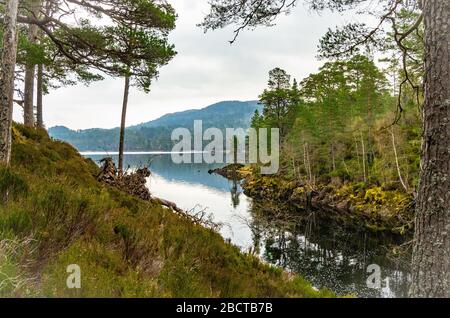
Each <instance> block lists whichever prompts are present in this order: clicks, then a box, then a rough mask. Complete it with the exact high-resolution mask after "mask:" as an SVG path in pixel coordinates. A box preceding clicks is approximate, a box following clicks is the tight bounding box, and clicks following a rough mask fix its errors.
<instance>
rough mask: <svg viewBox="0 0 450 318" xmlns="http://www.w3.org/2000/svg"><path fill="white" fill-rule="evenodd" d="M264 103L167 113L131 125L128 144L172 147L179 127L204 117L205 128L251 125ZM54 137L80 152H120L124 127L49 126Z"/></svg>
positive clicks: (230, 103)
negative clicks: (121, 129)
mask: <svg viewBox="0 0 450 318" xmlns="http://www.w3.org/2000/svg"><path fill="white" fill-rule="evenodd" d="M258 109H259V110H261V109H262V106H261V105H259V104H258V102H256V101H250V102H239V101H226V102H220V103H217V104H214V105H211V106H208V107H206V108H203V109H199V110H188V111H184V112H179V113H173V114H167V115H165V116H163V117H161V118H159V119H156V120H153V121H150V122H147V123H142V124H140V125H136V126H132V127H128V128H127V129H126V135H125V145H126V148H125V149H126V150H128V151H150V150H165V151H170V150H171V149H172V145H173V143H172V141H171V134H172V130H173V129H175V128H178V127H183V128H188V129H189V130H191V131H192V129H193V125H194V120H202V121H203V128H204V130H205V129H207V128H209V127H216V128H219V129H225V128H244V129H246V128H248V127H249V126H250V119H251V116H252V115H253V113H254V112H255V110H258ZM49 134H50V136H51V137H53V138H55V139H58V140H64V141H67V142H68V143H70V144H72V145H73V146H74V147H75V148H77V149H78V150H80V151H116V150H117V145H118V142H119V135H120V128H114V129H86V130H79V131H74V130H70V129H68V128H67V127H63V126H57V127H53V128H50V129H49Z"/></svg>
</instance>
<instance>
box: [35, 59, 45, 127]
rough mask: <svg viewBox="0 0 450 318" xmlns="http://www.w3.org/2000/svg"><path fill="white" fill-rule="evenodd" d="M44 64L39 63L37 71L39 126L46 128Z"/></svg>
mask: <svg viewBox="0 0 450 318" xmlns="http://www.w3.org/2000/svg"><path fill="white" fill-rule="evenodd" d="M43 77H44V66H43V65H42V64H39V65H38V72H37V101H36V106H37V112H36V117H37V126H38V127H39V128H44V114H43V97H42V95H43V89H44V79H43Z"/></svg>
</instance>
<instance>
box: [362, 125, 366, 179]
mask: <svg viewBox="0 0 450 318" xmlns="http://www.w3.org/2000/svg"><path fill="white" fill-rule="evenodd" d="M361 149H362V168H363V177H364V182H367V176H366V148H365V146H364V136H363V133H362V132H361Z"/></svg>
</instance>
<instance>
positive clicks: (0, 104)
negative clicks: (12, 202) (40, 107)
mask: <svg viewBox="0 0 450 318" xmlns="http://www.w3.org/2000/svg"><path fill="white" fill-rule="evenodd" d="M18 7H19V0H7V1H6V4H5V8H4V9H5V12H4V18H3V51H2V56H1V64H0V163H3V164H6V165H9V163H10V161H11V125H12V113H13V98H14V70H15V66H16V56H17V12H18Z"/></svg>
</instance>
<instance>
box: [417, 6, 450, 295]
mask: <svg viewBox="0 0 450 318" xmlns="http://www.w3.org/2000/svg"><path fill="white" fill-rule="evenodd" d="M423 15H424V24H425V34H424V35H425V36H424V38H425V70H426V73H425V79H424V84H425V100H424V106H423V120H424V127H423V128H424V131H423V143H422V170H421V175H420V182H419V190H418V196H417V201H416V230H415V235H414V249H413V259H412V285H411V289H410V295H411V296H412V297H450V276H449V275H450V274H449V271H450V239H449V236H450V191H449V189H450V124H449V120H450V1H448V0H426V1H423Z"/></svg>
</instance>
